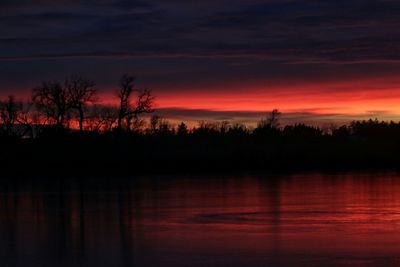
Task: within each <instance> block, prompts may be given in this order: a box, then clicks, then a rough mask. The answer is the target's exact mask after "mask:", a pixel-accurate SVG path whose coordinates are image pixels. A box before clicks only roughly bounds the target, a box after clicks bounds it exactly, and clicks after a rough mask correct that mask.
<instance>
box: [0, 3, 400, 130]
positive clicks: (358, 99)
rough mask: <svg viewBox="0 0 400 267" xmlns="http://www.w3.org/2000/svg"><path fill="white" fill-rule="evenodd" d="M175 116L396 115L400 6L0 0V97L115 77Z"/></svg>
mask: <svg viewBox="0 0 400 267" xmlns="http://www.w3.org/2000/svg"><path fill="white" fill-rule="evenodd" d="M124 73H131V74H134V75H135V76H136V77H137V87H139V88H145V87H146V88H150V89H152V91H153V93H154V94H155V95H156V97H157V100H156V108H157V109H158V113H159V114H161V115H162V116H165V117H167V118H171V119H173V120H189V121H200V120H217V121H218V120H234V121H238V122H244V123H250V124H251V123H254V122H255V121H256V120H258V119H260V117H262V116H265V114H266V113H267V112H268V111H270V110H272V109H274V108H278V109H280V110H281V111H282V112H283V117H282V118H283V119H284V120H287V121H298V122H306V123H319V124H321V123H322V124H329V123H342V122H346V121H349V120H353V119H358V118H359V119H364V118H369V117H371V118H375V117H377V118H380V119H387V120H389V119H393V120H399V119H400V75H399V74H400V1H397V0H217V1H216V0H212V1H211V0H201V1H198V0H196V1H195V0H131V1H130V0H87V1H83V0H60V1H57V0H1V1H0V96H3V97H4V96H6V95H9V94H15V95H17V96H20V97H27V96H28V95H29V93H30V91H31V89H32V88H33V87H34V86H35V85H37V84H39V83H40V82H41V81H42V80H63V79H64V78H65V77H66V76H70V75H82V76H84V77H87V78H88V79H91V80H94V81H95V82H96V87H97V88H98V89H99V90H100V91H101V92H102V95H103V97H104V99H107V101H112V100H113V94H114V93H113V92H114V91H115V90H116V88H117V84H118V80H119V77H120V76H121V75H122V74H124Z"/></svg>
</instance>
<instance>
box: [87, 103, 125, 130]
mask: <svg viewBox="0 0 400 267" xmlns="http://www.w3.org/2000/svg"><path fill="white" fill-rule="evenodd" d="M117 113H118V111H117V109H116V108H114V107H112V106H97V105H94V106H92V107H91V109H89V112H88V116H87V118H86V121H87V126H88V129H89V130H90V131H94V132H109V131H111V130H112V129H113V127H114V126H115V123H116V121H117V116H118V114H117Z"/></svg>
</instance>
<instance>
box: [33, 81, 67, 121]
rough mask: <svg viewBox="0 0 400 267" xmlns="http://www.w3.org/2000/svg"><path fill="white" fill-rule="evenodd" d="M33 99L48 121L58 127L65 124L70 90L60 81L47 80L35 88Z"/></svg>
mask: <svg viewBox="0 0 400 267" xmlns="http://www.w3.org/2000/svg"><path fill="white" fill-rule="evenodd" d="M32 101H33V103H34V104H35V106H36V108H37V109H38V110H39V111H41V112H43V114H44V116H45V117H46V122H47V123H50V124H55V126H56V127H57V129H62V128H64V126H65V123H66V119H67V112H68V91H67V90H66V89H65V88H64V87H63V86H62V84H61V83H60V82H49V81H45V82H42V84H41V85H40V86H38V87H36V88H35V89H33V95H32Z"/></svg>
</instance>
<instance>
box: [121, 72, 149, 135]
mask: <svg viewBox="0 0 400 267" xmlns="http://www.w3.org/2000/svg"><path fill="white" fill-rule="evenodd" d="M134 82H135V77H134V76H132V75H129V74H125V75H123V76H122V78H121V80H120V82H119V87H120V88H119V90H118V92H117V97H118V99H119V109H118V119H117V129H118V130H122V123H123V120H125V123H126V129H127V130H128V131H129V130H130V129H131V124H132V120H138V116H139V115H140V114H143V113H151V112H153V104H154V96H153V95H152V93H151V91H150V90H148V89H134ZM133 92H136V93H137V95H136V100H135V101H133V100H132V93H133ZM132 102H133V103H132Z"/></svg>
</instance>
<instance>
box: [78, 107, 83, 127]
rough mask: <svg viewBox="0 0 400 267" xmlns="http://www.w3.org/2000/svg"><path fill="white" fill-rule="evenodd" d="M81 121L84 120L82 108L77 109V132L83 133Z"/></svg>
mask: <svg viewBox="0 0 400 267" xmlns="http://www.w3.org/2000/svg"><path fill="white" fill-rule="evenodd" d="M83 120H84V115H83V109H82V107H80V108H79V131H80V132H83Z"/></svg>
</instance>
